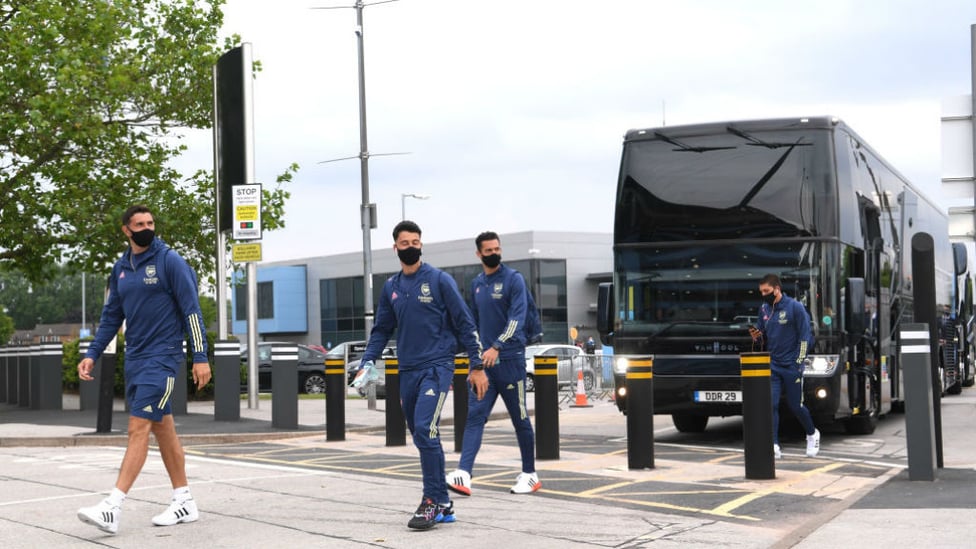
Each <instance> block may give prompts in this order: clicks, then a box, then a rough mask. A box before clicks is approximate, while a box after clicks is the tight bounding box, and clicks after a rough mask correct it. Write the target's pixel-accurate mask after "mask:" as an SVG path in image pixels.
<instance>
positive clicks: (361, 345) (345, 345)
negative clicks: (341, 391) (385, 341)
mask: <svg viewBox="0 0 976 549" xmlns="http://www.w3.org/2000/svg"><path fill="white" fill-rule="evenodd" d="M365 351H366V342H365V341H343V342H342V343H339V344H338V345H336V346H335V347H333V348H332V349H330V350H329V352H327V353H325V358H326V359H329V360H335V359H340V360H342V361H343V364H344V365H345V366H346V368H347V371H348V367H349V363H350V362H352V361H354V360H359V357H361V356H363V353H364V352H365ZM355 375H356V374H355V372H350V373H349V379H348V380H347V383H352V378H353V376H355Z"/></svg>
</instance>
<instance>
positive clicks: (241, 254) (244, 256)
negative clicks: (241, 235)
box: [231, 242, 261, 263]
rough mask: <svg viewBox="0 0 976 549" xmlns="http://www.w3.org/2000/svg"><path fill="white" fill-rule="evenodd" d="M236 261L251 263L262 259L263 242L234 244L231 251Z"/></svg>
mask: <svg viewBox="0 0 976 549" xmlns="http://www.w3.org/2000/svg"><path fill="white" fill-rule="evenodd" d="M231 256H232V258H233V261H234V263H249V262H251V261H261V243H260V242H253V243H251V244H234V248H233V250H232V252H231Z"/></svg>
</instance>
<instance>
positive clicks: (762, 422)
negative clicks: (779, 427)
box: [739, 353, 776, 479]
mask: <svg viewBox="0 0 976 549" xmlns="http://www.w3.org/2000/svg"><path fill="white" fill-rule="evenodd" d="M739 366H740V368H741V372H742V443H743V447H744V448H745V462H746V478H747V479H773V478H776V465H775V462H774V458H773V405H772V402H773V396H772V385H771V379H770V370H769V353H742V354H740V355H739Z"/></svg>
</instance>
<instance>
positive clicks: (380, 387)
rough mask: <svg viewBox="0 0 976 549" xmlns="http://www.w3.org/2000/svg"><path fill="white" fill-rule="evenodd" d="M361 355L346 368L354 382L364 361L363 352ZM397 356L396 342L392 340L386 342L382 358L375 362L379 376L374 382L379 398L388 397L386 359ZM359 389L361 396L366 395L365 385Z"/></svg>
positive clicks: (350, 379)
mask: <svg viewBox="0 0 976 549" xmlns="http://www.w3.org/2000/svg"><path fill="white" fill-rule="evenodd" d="M364 351H365V349H364ZM359 356H360V358H357V359H356V360H353V361H350V362H349V365H348V368H347V370H346V372H347V374H348V376H349V383H352V380H353V378H355V377H356V372H358V371H359V365H360V364H361V363H362V360H361V358H362V353H360V355H359ZM396 356H397V355H396V345H395V344H394V342H392V341H391V342H389V343H387V344H386V347H384V348H383V354H382V355H380V359H379V360H377V361H376V363H375V367H376V371H377V373H378V374H379V377H377V378H376V381H375V382H374V384H375V385H376V397H377V398H386V359H388V358H396ZM357 391H358V392H359V395H360V396H366V387H365V386H363V387H360V388H359V389H357Z"/></svg>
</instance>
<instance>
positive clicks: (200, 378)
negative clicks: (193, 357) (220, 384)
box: [193, 362, 213, 391]
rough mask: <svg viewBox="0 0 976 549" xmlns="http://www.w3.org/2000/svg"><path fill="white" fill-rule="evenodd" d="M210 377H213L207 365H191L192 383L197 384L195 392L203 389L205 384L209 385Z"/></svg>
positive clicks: (199, 363)
mask: <svg viewBox="0 0 976 549" xmlns="http://www.w3.org/2000/svg"><path fill="white" fill-rule="evenodd" d="M211 376H213V373H212V372H211V371H210V364H209V363H207V362H194V363H193V382H194V383H196V384H197V391H199V390H200V389H203V387H204V386H205V385H206V384H207V383H210V378H211Z"/></svg>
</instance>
